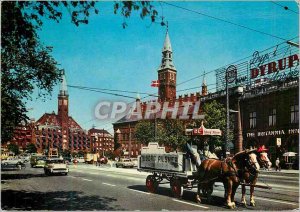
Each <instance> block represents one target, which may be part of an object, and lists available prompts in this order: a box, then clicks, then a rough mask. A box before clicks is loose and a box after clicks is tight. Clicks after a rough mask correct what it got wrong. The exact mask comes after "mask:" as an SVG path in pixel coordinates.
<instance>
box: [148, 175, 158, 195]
mask: <svg viewBox="0 0 300 212" xmlns="http://www.w3.org/2000/svg"><path fill="white" fill-rule="evenodd" d="M146 187H147V189H148V191H149V192H150V193H156V191H157V187H158V182H157V181H156V179H155V177H154V176H153V175H148V176H147V178H146Z"/></svg>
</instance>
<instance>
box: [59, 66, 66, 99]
mask: <svg viewBox="0 0 300 212" xmlns="http://www.w3.org/2000/svg"><path fill="white" fill-rule="evenodd" d="M60 74H61V79H60V87H59V95H61V96H68V89H67V80H66V75H65V70H64V69H62V70H61V73H60Z"/></svg>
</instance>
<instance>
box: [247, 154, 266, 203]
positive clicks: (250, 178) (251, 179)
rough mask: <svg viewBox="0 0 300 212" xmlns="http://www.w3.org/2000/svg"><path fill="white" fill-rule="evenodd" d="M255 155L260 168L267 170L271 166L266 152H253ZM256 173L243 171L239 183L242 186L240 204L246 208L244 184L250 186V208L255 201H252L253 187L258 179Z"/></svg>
mask: <svg viewBox="0 0 300 212" xmlns="http://www.w3.org/2000/svg"><path fill="white" fill-rule="evenodd" d="M255 153H256V154H257V158H258V163H259V165H260V166H261V167H264V168H267V169H269V168H270V167H271V165H272V163H271V162H270V159H269V158H268V154H267V153H266V152H258V151H256V152H255ZM258 173H259V172H258V171H255V170H252V171H250V170H245V172H244V174H243V177H242V180H241V182H242V183H243V184H242V199H241V202H242V203H243V204H244V205H245V206H246V205H247V202H246V195H245V194H246V186H245V184H244V183H247V184H250V185H252V186H250V206H255V200H254V186H255V185H256V182H257V177H258Z"/></svg>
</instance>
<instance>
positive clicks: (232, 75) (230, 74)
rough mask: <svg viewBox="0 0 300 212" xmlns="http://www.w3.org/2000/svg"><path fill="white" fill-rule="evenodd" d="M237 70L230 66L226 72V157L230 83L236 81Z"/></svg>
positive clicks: (226, 149)
mask: <svg viewBox="0 0 300 212" xmlns="http://www.w3.org/2000/svg"><path fill="white" fill-rule="evenodd" d="M236 77H237V68H236V66H234V65H230V66H229V67H228V68H227V69H226V71H225V82H226V141H225V154H224V155H225V157H226V155H227V152H228V151H229V149H228V146H229V112H230V111H229V85H228V84H229V83H232V82H234V81H235V80H236Z"/></svg>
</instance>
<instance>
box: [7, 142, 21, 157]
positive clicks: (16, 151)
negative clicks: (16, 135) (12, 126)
mask: <svg viewBox="0 0 300 212" xmlns="http://www.w3.org/2000/svg"><path fill="white" fill-rule="evenodd" d="M7 149H8V151H10V152H13V153H14V154H15V155H18V154H20V150H19V146H18V145H16V144H12V143H11V144H8V145H7Z"/></svg>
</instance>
